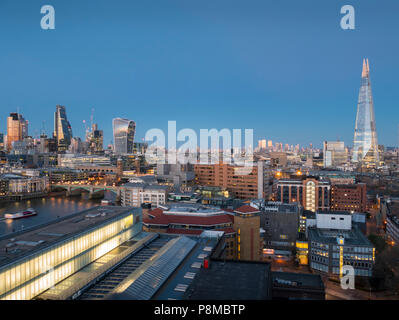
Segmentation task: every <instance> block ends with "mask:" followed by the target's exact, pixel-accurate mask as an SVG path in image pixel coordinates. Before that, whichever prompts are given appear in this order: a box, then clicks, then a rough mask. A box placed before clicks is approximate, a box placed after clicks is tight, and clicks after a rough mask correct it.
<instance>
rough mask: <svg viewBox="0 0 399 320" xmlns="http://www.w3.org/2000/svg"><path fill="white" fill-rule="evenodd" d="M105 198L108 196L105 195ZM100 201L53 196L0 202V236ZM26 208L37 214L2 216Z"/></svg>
mask: <svg viewBox="0 0 399 320" xmlns="http://www.w3.org/2000/svg"><path fill="white" fill-rule="evenodd" d="M105 198H108V197H107V196H106V197H105ZM100 203H101V199H90V200H89V199H86V198H82V197H80V196H76V197H63V196H55V197H47V198H39V199H30V200H23V201H14V202H7V203H0V236H1V235H4V234H8V233H11V232H13V231H20V230H22V229H26V228H29V227H33V226H36V225H39V224H42V223H46V222H49V221H51V220H55V219H57V218H58V217H65V216H66V215H69V214H72V213H75V212H78V211H82V210H85V209H88V208H91V207H94V206H98V205H100ZM28 208H33V209H35V210H36V211H37V213H38V214H37V215H36V216H32V217H29V218H24V219H16V220H12V219H5V218H4V214H5V213H16V212H19V211H23V210H26V209H28Z"/></svg>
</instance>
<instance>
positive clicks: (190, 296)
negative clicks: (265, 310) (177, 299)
mask: <svg viewBox="0 0 399 320" xmlns="http://www.w3.org/2000/svg"><path fill="white" fill-rule="evenodd" d="M184 298H185V299H187V300H269V299H271V278H270V264H269V263H267V262H252V261H228V260H227V261H223V260H214V259H211V261H210V264H209V268H208V269H201V271H200V272H199V273H198V274H197V276H196V277H195V279H194V281H193V283H192V284H191V285H190V287H189V288H188V289H187V291H186V293H185V295H184Z"/></svg>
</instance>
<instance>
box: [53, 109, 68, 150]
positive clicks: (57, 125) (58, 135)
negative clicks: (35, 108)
mask: <svg viewBox="0 0 399 320" xmlns="http://www.w3.org/2000/svg"><path fill="white" fill-rule="evenodd" d="M56 108H57V109H56V111H55V113H54V138H55V139H56V141H57V150H58V151H66V150H67V149H68V147H69V145H70V144H71V139H72V127H71V125H70V123H69V121H68V119H67V116H66V111H65V107H64V106H60V105H57V107H56Z"/></svg>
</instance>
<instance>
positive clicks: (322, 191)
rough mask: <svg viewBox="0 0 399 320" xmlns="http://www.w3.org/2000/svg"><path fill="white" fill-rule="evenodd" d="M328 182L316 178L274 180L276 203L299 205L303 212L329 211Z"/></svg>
mask: <svg viewBox="0 0 399 320" xmlns="http://www.w3.org/2000/svg"><path fill="white" fill-rule="evenodd" d="M330 188H331V185H330V181H329V180H328V179H323V178H316V177H303V178H300V179H281V180H276V190H277V191H276V197H275V198H276V201H278V202H281V203H296V202H297V203H300V204H301V205H302V206H303V207H304V209H305V210H310V211H313V212H315V211H317V210H328V209H330Z"/></svg>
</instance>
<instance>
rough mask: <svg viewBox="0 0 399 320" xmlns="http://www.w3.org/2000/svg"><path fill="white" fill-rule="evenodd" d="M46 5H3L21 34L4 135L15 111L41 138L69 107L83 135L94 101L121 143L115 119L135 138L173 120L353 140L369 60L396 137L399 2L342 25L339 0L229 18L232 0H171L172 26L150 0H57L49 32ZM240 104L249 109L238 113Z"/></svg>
mask: <svg viewBox="0 0 399 320" xmlns="http://www.w3.org/2000/svg"><path fill="white" fill-rule="evenodd" d="M101 3H103V4H104V3H105V2H101ZM38 4H39V2H37V1H31V2H26V3H25V4H24V7H25V10H22V11H20V16H17V17H13V18H10V17H8V16H6V15H4V12H9V11H11V12H12V11H15V10H17V5H16V4H14V2H10V1H9V2H7V1H5V2H3V3H2V6H3V9H4V10H2V12H3V13H2V14H3V16H2V19H1V22H0V26H2V27H3V28H6V26H5V24H6V25H7V29H10V30H12V32H10V34H6V35H5V38H4V39H3V41H4V47H5V49H4V51H3V52H2V53H1V54H0V58H1V59H0V64H1V67H2V68H3V70H4V73H3V77H2V79H1V85H2V87H3V92H2V94H1V96H0V103H1V104H2V109H3V110H4V115H3V117H0V119H3V120H2V121H0V132H2V133H6V127H5V126H6V123H5V118H6V117H7V115H8V114H9V113H11V112H17V110H18V109H19V113H21V114H23V116H24V118H25V119H28V120H29V124H30V127H29V129H30V132H29V134H30V135H32V136H35V135H36V134H35V133H37V134H40V131H41V129H42V127H43V121H45V129H46V133H47V134H48V135H51V127H52V116H51V115H52V113H53V112H54V111H53V109H54V106H55V105H57V104H61V105H65V106H66V108H67V110H68V111H67V112H68V120H69V122H70V123H71V126H72V128H73V130H74V133H75V134H76V136H79V137H82V138H84V135H85V128H84V124H83V120H86V121H87V120H88V119H89V118H90V114H91V109H92V108H94V109H95V113H94V119H95V122H96V123H98V126H99V128H101V129H102V130H104V146H107V145H108V144H109V143H110V141H111V140H112V119H113V118H116V117H121V118H128V119H134V120H135V122H136V123H137V124H138V125H137V129H136V130H137V132H136V137H137V138H136V139H135V140H136V141H142V138H143V137H144V134H145V132H146V131H147V130H149V129H151V128H160V129H165V128H166V127H167V121H168V120H176V121H177V125H178V129H181V128H184V127H190V128H193V129H194V130H196V131H199V129H201V128H216V129H219V130H220V129H222V128H225V127H227V128H242V129H244V128H253V129H254V142H255V141H257V140H259V139H268V140H273V141H282V142H283V143H288V144H290V145H291V144H293V145H296V144H298V143H299V144H300V145H301V146H307V145H309V144H310V143H312V144H313V145H314V146H315V147H318V148H321V147H322V143H323V141H333V140H337V139H338V138H339V139H340V140H342V141H344V142H345V145H347V146H352V145H353V128H354V125H355V115H356V102H357V101H356V100H357V91H358V77H359V73H360V71H361V70H360V68H361V66H360V63H361V60H362V59H363V57H368V59H369V61H370V63H371V64H372V65H373V91H374V98H375V101H376V110H375V114H376V122H377V123H378V124H379V126H378V137H379V141H380V144H383V145H386V146H397V144H398V142H397V125H398V121H396V120H395V119H397V116H399V111H397V109H396V108H395V106H394V101H395V89H396V88H395V86H394V84H395V81H394V80H395V76H396V73H397V72H398V71H399V65H398V62H397V59H396V56H397V53H398V52H399V51H398V45H397V44H396V43H395V41H390V39H394V35H395V32H394V29H395V27H396V26H397V24H398V22H397V21H396V19H394V15H393V14H391V12H394V11H395V10H394V8H396V7H398V4H397V3H394V2H390V7H391V8H392V10H385V9H384V15H383V17H382V15H380V14H378V13H381V12H382V10H383V8H381V7H379V5H378V4H370V3H369V4H366V3H362V2H359V1H354V3H353V5H354V6H355V8H356V14H357V20H356V21H357V23H356V29H355V30H353V31H352V30H351V31H343V30H342V29H341V28H340V27H339V17H340V16H339V14H338V13H339V9H340V5H339V4H338V2H335V1H332V2H331V3H329V4H319V3H313V2H312V1H304V2H302V3H301V4H296V3H293V4H291V5H290V9H291V10H286V7H284V5H282V4H272V5H270V4H269V5H266V4H262V3H261V2H259V1H253V6H251V7H247V6H246V7H245V8H244V9H243V8H242V7H241V5H240V4H239V3H237V2H233V3H231V6H229V8H230V9H229V10H228V12H227V13H226V14H225V15H222V13H223V12H224V11H223V10H224V9H225V5H226V2H224V1H221V2H220V3H218V4H211V3H207V5H208V6H210V9H212V10H206V12H205V11H204V10H199V9H200V8H199V5H198V4H184V5H183V4H182V3H181V2H180V1H173V4H175V7H173V6H171V5H170V3H169V4H162V5H160V9H162V10H163V12H166V13H167V12H169V13H171V12H172V11H173V12H174V14H173V17H175V19H174V23H173V24H172V25H171V21H170V20H169V19H168V18H167V17H166V15H165V16H163V15H161V14H159V13H154V12H153V11H152V12H151V10H150V8H148V7H147V5H146V4H128V3H125V2H121V1H119V2H118V5H119V7H120V8H121V12H123V13H122V14H121V15H120V16H119V17H118V20H117V19H116V18H115V17H113V16H112V15H111V16H109V17H108V16H107V15H106V10H105V9H104V6H101V5H99V6H98V7H97V8H91V7H90V6H89V5H88V4H87V3H83V4H81V7H80V9H81V10H74V11H71V10H70V9H68V8H67V6H66V5H65V4H63V3H62V2H60V1H54V3H53V5H54V7H55V8H56V12H57V13H56V14H57V25H56V29H55V30H52V31H48V32H47V33H46V32H44V31H43V30H41V29H40V26H39V25H38V23H37V21H36V20H37V16H39V17H40V14H39V12H38V10H37V8H36V6H38ZM172 7H173V8H172ZM283 7H284V8H283ZM311 9H312V10H311ZM90 10H93V13H92V15H89V17H93V18H92V19H91V20H90V23H89V22H88V15H87V12H90ZM243 10H244V11H243ZM125 12H126V14H125ZM210 12H212V13H210ZM239 12H244V13H245V14H242V15H239V14H238V13H239ZM312 12H317V14H315V13H312ZM128 17H130V18H129V19H128ZM220 17H223V19H222V20H220V19H219V18H220ZM105 18H107V19H109V20H108V23H107V27H106V28H105V27H104V24H103V19H105ZM236 19H237V21H235V20H236ZM298 19H301V20H300V21H298ZM302 19H303V20H302ZM149 22H150V23H149ZM299 22H300V23H299ZM276 25H277V26H279V27H278V28H276V27H275V26H276ZM386 25H388V26H390V28H386ZM182 26H184V27H185V28H184V29H183V28H181V27H182ZM238 26H240V27H238ZM243 26H244V27H243ZM316 27H317V28H316ZM78 35H79V37H78ZM283 39H284V40H283ZM66 44H68V45H66ZM303 44H305V45H303ZM312 44H313V45H312ZM314 44H318V45H317V46H316V47H315V46H314ZM315 49H316V50H315ZM54 79H57V81H54ZM188 79H189V81H188ZM166 87H168V89H167V90H166ZM66 88H68V89H67V90H66ZM238 89H240V90H238ZM287 92H289V94H287ZM242 106H245V112H242V111H241V112H237V111H236V110H239V108H240V107H242ZM38 110H40V111H41V112H38ZM331 111H333V112H331ZM276 120H279V121H276ZM315 133H317V135H315Z"/></svg>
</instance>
